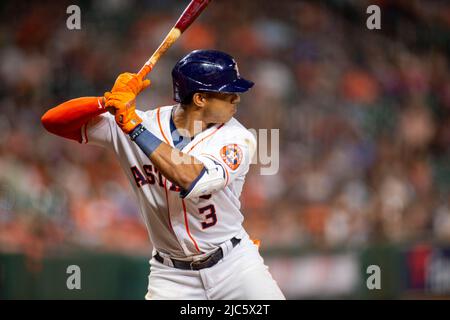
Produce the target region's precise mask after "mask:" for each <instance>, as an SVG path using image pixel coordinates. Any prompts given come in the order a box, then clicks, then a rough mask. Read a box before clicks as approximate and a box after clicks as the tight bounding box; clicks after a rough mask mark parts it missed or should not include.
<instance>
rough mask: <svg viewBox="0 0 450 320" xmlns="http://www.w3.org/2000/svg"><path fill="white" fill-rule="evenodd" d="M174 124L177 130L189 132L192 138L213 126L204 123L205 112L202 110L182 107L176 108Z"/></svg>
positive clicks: (177, 106)
mask: <svg viewBox="0 0 450 320" xmlns="http://www.w3.org/2000/svg"><path fill="white" fill-rule="evenodd" d="M173 122H174V123H175V127H176V128H177V129H184V130H187V131H188V132H189V135H190V137H193V136H195V135H197V134H199V133H200V132H201V131H204V130H206V129H207V128H209V127H210V126H211V125H208V124H207V123H205V121H203V112H202V110H201V109H200V108H193V107H181V106H180V105H176V106H175V107H174V111H173Z"/></svg>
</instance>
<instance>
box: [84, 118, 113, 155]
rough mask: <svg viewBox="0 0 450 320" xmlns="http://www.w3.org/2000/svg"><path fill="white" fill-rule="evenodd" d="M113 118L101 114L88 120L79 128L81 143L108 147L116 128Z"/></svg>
mask: <svg viewBox="0 0 450 320" xmlns="http://www.w3.org/2000/svg"><path fill="white" fill-rule="evenodd" d="M116 126H117V125H116V123H115V120H114V117H113V116H112V115H111V114H109V113H103V114H101V115H99V116H97V117H95V118H92V119H91V120H89V121H88V122H87V123H86V124H85V125H84V126H83V127H81V137H82V143H85V144H91V145H98V146H102V147H107V148H108V147H110V146H111V145H112V143H113V139H114V135H116V134H117V127H116Z"/></svg>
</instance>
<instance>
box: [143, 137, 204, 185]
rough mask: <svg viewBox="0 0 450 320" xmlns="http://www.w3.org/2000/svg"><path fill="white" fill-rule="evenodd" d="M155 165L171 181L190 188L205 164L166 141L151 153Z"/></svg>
mask: <svg viewBox="0 0 450 320" xmlns="http://www.w3.org/2000/svg"><path fill="white" fill-rule="evenodd" d="M150 159H151V160H152V163H153V165H154V166H155V167H156V168H157V169H158V170H159V171H160V172H161V173H162V174H163V175H164V176H165V177H166V178H167V179H169V180H170V181H172V182H173V183H175V184H177V185H178V186H180V187H181V188H183V189H185V190H186V189H188V188H189V187H190V186H191V184H192V183H193V182H194V181H195V180H196V179H197V177H198V176H199V174H200V173H201V172H202V170H203V168H204V166H203V164H202V163H201V162H199V161H198V160H196V159H195V158H194V157H192V156H190V155H188V154H186V153H183V152H181V151H179V150H177V149H175V148H172V147H171V146H169V145H168V144H166V143H161V144H160V145H159V147H158V148H157V149H156V150H155V152H153V153H152V154H151V155H150Z"/></svg>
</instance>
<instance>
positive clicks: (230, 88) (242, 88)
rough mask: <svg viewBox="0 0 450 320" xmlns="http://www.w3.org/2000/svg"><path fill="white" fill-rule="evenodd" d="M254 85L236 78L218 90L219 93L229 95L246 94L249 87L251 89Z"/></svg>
mask: <svg viewBox="0 0 450 320" xmlns="http://www.w3.org/2000/svg"><path fill="white" fill-rule="evenodd" d="M254 84H255V83H254V82H252V81H250V80H246V79H244V78H238V79H236V80H235V81H233V82H231V83H229V84H227V85H225V86H223V87H222V88H220V90H219V92H227V93H228V92H229V93H239V92H246V91H248V90H249V89H250V88H251V87H253V85H254Z"/></svg>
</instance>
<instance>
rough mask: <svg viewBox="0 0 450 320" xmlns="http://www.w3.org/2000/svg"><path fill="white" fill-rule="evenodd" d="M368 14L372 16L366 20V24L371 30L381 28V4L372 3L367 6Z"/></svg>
mask: <svg viewBox="0 0 450 320" xmlns="http://www.w3.org/2000/svg"><path fill="white" fill-rule="evenodd" d="M366 13H367V14H370V16H369V17H368V18H367V20H366V26H367V29H369V30H374V29H377V30H380V29H381V9H380V7H379V6H377V5H375V4H372V5H370V6H368V7H367V10H366Z"/></svg>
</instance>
